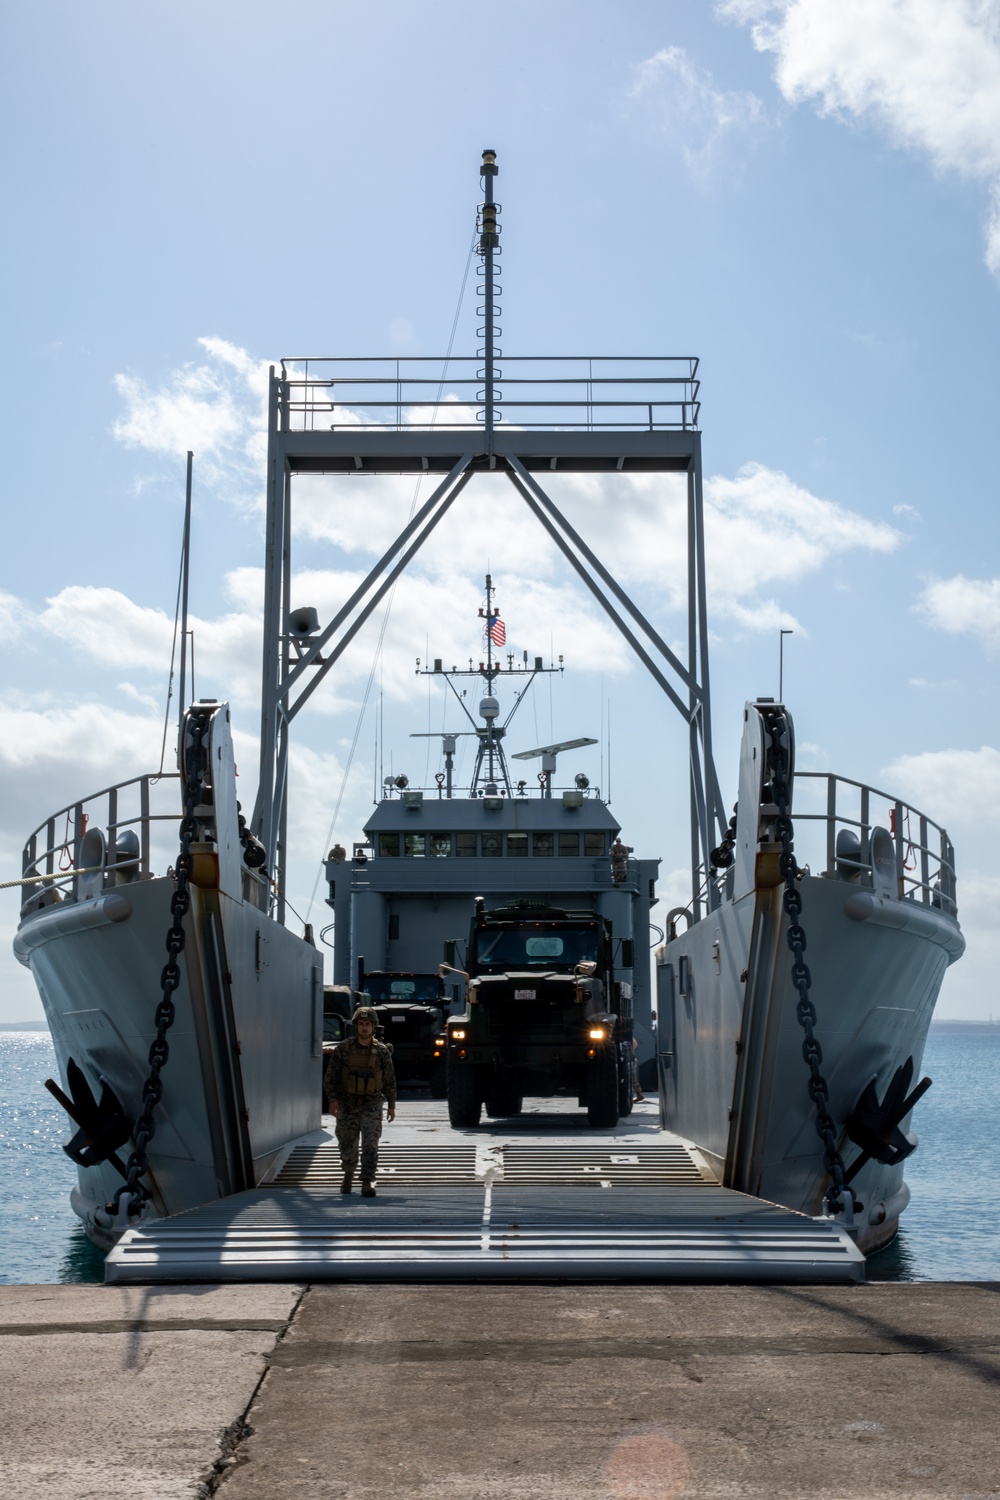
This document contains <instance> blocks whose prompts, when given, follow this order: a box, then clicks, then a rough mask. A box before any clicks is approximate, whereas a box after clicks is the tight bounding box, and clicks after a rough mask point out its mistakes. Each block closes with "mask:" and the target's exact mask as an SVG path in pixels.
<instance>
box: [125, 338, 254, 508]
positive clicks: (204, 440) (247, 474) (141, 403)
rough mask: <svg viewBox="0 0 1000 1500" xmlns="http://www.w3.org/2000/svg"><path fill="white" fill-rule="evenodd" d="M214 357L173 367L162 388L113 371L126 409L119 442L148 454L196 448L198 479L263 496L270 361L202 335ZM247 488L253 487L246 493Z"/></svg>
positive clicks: (243, 498) (232, 494)
mask: <svg viewBox="0 0 1000 1500" xmlns="http://www.w3.org/2000/svg"><path fill="white" fill-rule="evenodd" d="M198 343H199V345H200V346H201V348H202V349H203V350H204V351H205V354H206V355H207V356H208V359H207V361H203V362H202V363H199V364H194V363H192V364H188V365H184V366H183V367H182V368H181V369H179V370H174V371H172V372H171V374H170V376H169V377H168V378H167V380H166V381H165V382H164V383H163V384H161V385H160V386H158V387H156V388H151V387H149V386H148V385H147V384H146V382H145V381H144V380H142V379H141V378H140V377H139V376H136V375H125V374H119V375H116V376H115V386H116V388H117V390H118V394H119V396H120V397H121V399H122V402H123V406H124V411H123V414H122V415H121V416H120V417H119V418H118V420H117V421H116V422H115V424H114V427H113V429H112V430H113V432H114V435H115V437H116V438H117V439H118V440H119V442H122V443H125V444H126V445H127V446H128V447H131V448H141V449H144V450H145V451H147V452H149V453H156V454H170V455H172V456H173V455H181V454H184V453H186V452H187V451H188V450H190V451H191V452H193V453H194V454H195V456H196V460H197V463H198V477H199V482H203V481H204V482H208V483H209V484H210V485H213V486H215V487H218V488H222V489H224V490H226V491H228V492H229V493H228V494H227V498H229V499H232V500H235V501H237V502H238V503H242V504H247V503H258V504H259V502H260V492H261V490H262V488H263V477H264V464H265V459H266V454H267V421H266V417H267V389H268V365H267V362H266V361H264V360H257V359H254V358H252V356H251V355H249V354H248V353H247V351H246V350H245V349H240V348H239V347H238V346H237V345H235V344H231V343H229V342H228V341H227V340H226V339H220V338H201V339H199V340H198ZM248 492H249V493H248Z"/></svg>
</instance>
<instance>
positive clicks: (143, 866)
mask: <svg viewBox="0 0 1000 1500" xmlns="http://www.w3.org/2000/svg"><path fill="white" fill-rule="evenodd" d="M139 874H140V876H141V878H142V879H143V880H148V879H149V777H148V776H143V778H142V780H141V781H140V782H139Z"/></svg>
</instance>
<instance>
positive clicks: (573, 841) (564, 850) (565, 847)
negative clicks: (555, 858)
mask: <svg viewBox="0 0 1000 1500" xmlns="http://www.w3.org/2000/svg"><path fill="white" fill-rule="evenodd" d="M559 853H560V854H561V855H564V856H565V855H570V856H572V855H574V854H579V853H580V835H579V834H578V833H560V835H559Z"/></svg>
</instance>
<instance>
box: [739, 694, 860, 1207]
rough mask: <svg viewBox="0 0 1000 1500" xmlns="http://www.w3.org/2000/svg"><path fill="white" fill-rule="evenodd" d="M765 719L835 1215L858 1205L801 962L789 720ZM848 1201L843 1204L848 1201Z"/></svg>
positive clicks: (812, 1082) (792, 940)
mask: <svg viewBox="0 0 1000 1500" xmlns="http://www.w3.org/2000/svg"><path fill="white" fill-rule="evenodd" d="M761 712H762V714H763V717H764V724H765V726H766V729H767V732H768V735H769V736H770V741H771V744H770V748H769V750H768V766H769V770H770V776H771V792H772V796H773V801H774V802H775V804H776V805H777V808H778V816H777V818H776V819H775V825H774V826H775V830H776V832H777V835H778V838H779V839H780V841H781V858H780V861H779V866H778V867H779V869H780V871H781V875H782V878H783V880H784V882H785V891H784V907H785V911H786V912H787V913H788V917H789V921H790V926H789V928H788V946H789V948H791V950H792V954H793V962H792V983H793V984H794V985H795V988H796V989H797V990H798V993H799V1001H798V1004H797V1006H796V1007H795V1014H796V1016H797V1018H798V1022H799V1025H800V1026H801V1027H802V1030H803V1031H804V1032H805V1040H804V1041H803V1043H802V1056H803V1057H804V1058H805V1060H806V1063H807V1064H808V1067H809V1097H810V1099H811V1100H812V1102H813V1104H814V1105H815V1107H816V1133H817V1135H818V1136H819V1138H820V1140H821V1141H822V1142H823V1165H824V1167H825V1168H826V1170H827V1173H828V1174H829V1177H830V1186H829V1187H828V1188H827V1190H826V1192H825V1194H824V1195H823V1196H824V1198H825V1200H826V1202H827V1205H828V1207H829V1210H830V1212H831V1213H838V1212H839V1211H840V1210H841V1209H843V1208H844V1207H845V1206H846V1207H847V1208H848V1209H850V1208H852V1207H860V1204H854V1203H853V1202H852V1201H851V1199H852V1195H851V1192H850V1189H849V1188H845V1183H844V1159H843V1157H842V1156H841V1154H840V1152H839V1151H838V1150H837V1127H836V1124H835V1122H834V1119H833V1116H832V1115H831V1114H830V1111H829V1109H828V1108H827V1105H828V1103H829V1099H830V1089H829V1086H828V1085H827V1081H826V1079H825V1078H824V1077H823V1074H822V1073H821V1072H820V1064H821V1063H822V1061H823V1049H822V1047H821V1046H820V1044H819V1038H818V1037H817V1035H816V1030H815V1027H816V1007H815V1005H814V1004H813V1002H812V999H811V998H810V995H809V987H810V985H811V983H812V976H811V975H810V973H809V967H808V965H807V964H806V962H805V960H804V959H803V956H802V955H803V954H804V952H805V948H806V934H805V929H804V928H803V926H802V923H801V921H800V920H799V918H800V917H801V915H802V893H801V891H800V890H799V886H798V880H799V867H798V864H797V863H796V860H795V853H794V848H793V834H794V829H793V827H792V819H791V817H790V815H789V801H790V791H789V786H788V769H789V755H790V745H791V739H790V734H789V725H788V720H787V718H786V715H785V713H784V711H783V710H782V709H781V708H779V707H777V706H775V707H773V708H764V709H762V710H761ZM845 1193H846V1197H847V1199H848V1200H849V1201H848V1203H847V1204H846V1205H845V1202H844V1199H845Z"/></svg>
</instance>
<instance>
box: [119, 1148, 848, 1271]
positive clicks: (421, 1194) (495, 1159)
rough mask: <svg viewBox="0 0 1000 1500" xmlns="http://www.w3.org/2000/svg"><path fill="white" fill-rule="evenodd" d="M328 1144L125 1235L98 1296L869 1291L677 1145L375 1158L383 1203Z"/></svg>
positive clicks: (824, 1237) (785, 1217)
mask: <svg viewBox="0 0 1000 1500" xmlns="http://www.w3.org/2000/svg"><path fill="white" fill-rule="evenodd" d="M339 1184H340V1166H339V1156H338V1154H337V1151H336V1146H335V1143H334V1142H332V1141H330V1140H328V1139H327V1140H321V1141H318V1142H317V1141H316V1140H315V1139H312V1140H310V1141H308V1142H304V1143H302V1144H300V1145H298V1146H296V1147H295V1148H294V1149H293V1150H292V1152H291V1153H290V1154H289V1156H288V1157H287V1159H286V1161H285V1162H284V1164H283V1166H282V1168H281V1170H280V1171H279V1172H278V1173H277V1175H276V1176H275V1179H274V1181H273V1182H272V1183H271V1184H270V1185H268V1186H267V1187H263V1188H259V1189H257V1190H256V1191H254V1192H247V1193H238V1194H236V1195H235V1196H234V1197H232V1198H226V1199H222V1200H220V1201H219V1202H216V1203H211V1204H207V1205H205V1206H204V1207H202V1208H198V1209H193V1210H191V1211H190V1212H188V1213H184V1214H177V1215H175V1216H173V1217H172V1218H169V1219H160V1220H154V1221H152V1222H150V1223H147V1224H143V1225H141V1226H140V1227H138V1228H136V1229H132V1230H129V1231H128V1233H127V1234H125V1235H124V1236H123V1237H122V1239H121V1240H120V1241H119V1243H118V1244H117V1245H116V1247H115V1248H114V1250H113V1251H112V1252H111V1253H110V1255H109V1256H108V1259H107V1263H106V1271H105V1276H106V1280H107V1281H109V1282H118V1283H121V1282H179V1281H478V1280H487V1281H543V1280H559V1281H607V1280H618V1281H654V1282H656V1281H659V1282H669V1281H684V1282H692V1281H742V1282H747V1281H771V1282H786V1283H787V1282H809V1283H831V1282H854V1281H863V1280H864V1257H863V1256H862V1255H861V1252H860V1251H859V1250H858V1248H857V1246H856V1245H855V1244H854V1242H853V1241H852V1240H851V1239H850V1237H849V1236H848V1235H847V1234H845V1233H844V1231H843V1230H842V1229H840V1228H839V1227H837V1226H836V1225H835V1224H833V1223H832V1222H827V1221H825V1220H817V1219H810V1218H807V1217H805V1216H804V1215H802V1214H797V1213H793V1212H791V1210H789V1209H785V1208H780V1207H778V1206H776V1205H775V1204H772V1203H764V1202H762V1201H761V1200H760V1199H757V1198H751V1197H748V1196H746V1195H745V1194H743V1193H737V1192H733V1191H732V1190H730V1189H728V1188H722V1187H719V1186H718V1184H717V1183H715V1182H713V1181H712V1180H711V1179H710V1178H709V1177H707V1175H706V1174H705V1173H704V1172H703V1171H702V1170H701V1168H700V1167H699V1165H698V1163H697V1162H696V1160H695V1159H694V1157H693V1156H692V1155H691V1153H690V1152H689V1151H688V1149H687V1147H686V1146H685V1145H683V1144H682V1143H677V1142H670V1143H667V1144H657V1145H645V1144H643V1145H637V1144H634V1143H631V1142H627V1141H620V1140H614V1139H607V1138H604V1139H601V1140H588V1141H587V1142H586V1143H584V1142H580V1141H569V1142H567V1141H559V1142H552V1143H551V1144H549V1143H541V1144H540V1143H535V1142H531V1143H529V1142H524V1141H516V1142H510V1141H505V1142H502V1143H501V1142H498V1141H496V1140H490V1139H486V1140H483V1141H479V1142H477V1141H468V1142H466V1141H460V1142H458V1143H455V1142H451V1143H448V1144H445V1143H443V1142H442V1143H440V1144H438V1143H434V1144H433V1145H430V1144H428V1145H424V1144H414V1145H396V1146H394V1145H388V1144H387V1145H384V1146H383V1147H382V1150H381V1151H380V1159H379V1176H378V1197H377V1198H376V1199H374V1200H372V1199H366V1198H361V1197H359V1196H358V1194H357V1192H355V1193H354V1194H352V1195H350V1196H345V1195H342V1194H341V1193H340V1191H339Z"/></svg>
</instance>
